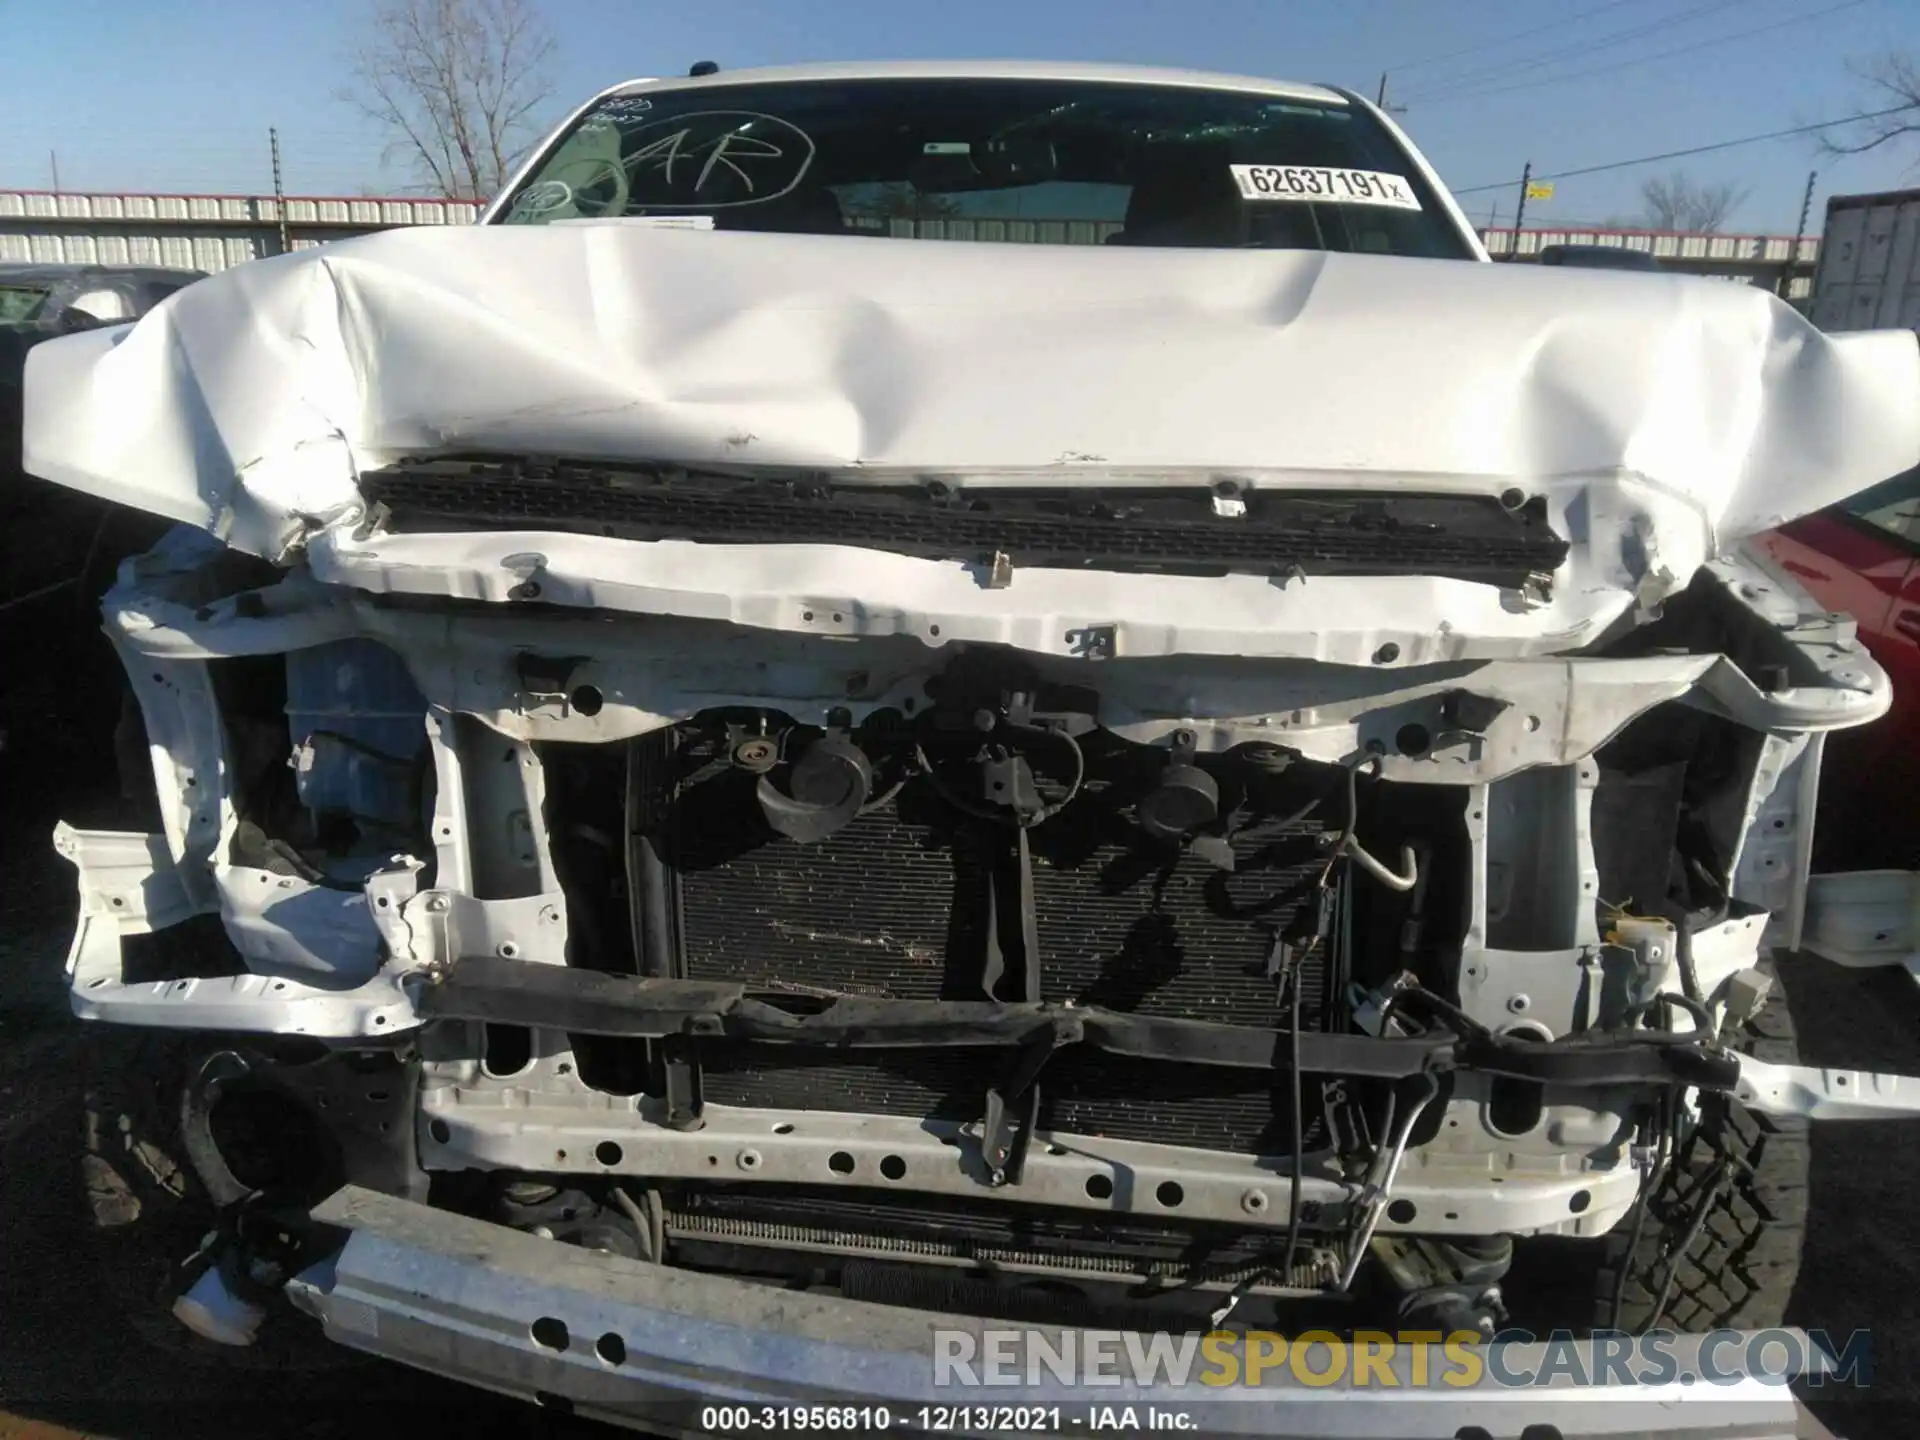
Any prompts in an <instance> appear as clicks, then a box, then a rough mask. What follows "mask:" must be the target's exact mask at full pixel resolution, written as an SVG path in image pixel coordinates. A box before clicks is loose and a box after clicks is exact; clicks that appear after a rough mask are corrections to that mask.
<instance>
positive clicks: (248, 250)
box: [0, 190, 1820, 299]
mask: <svg viewBox="0 0 1920 1440" xmlns="http://www.w3.org/2000/svg"><path fill="white" fill-rule="evenodd" d="M479 213H480V207H479V206H478V205H473V204H465V203H461V202H459V201H449V200H402V199H379V198H358V199H354V198H339V199H328V198H315V197H306V196H299V197H289V198H288V199H287V201H286V224H287V238H288V242H289V245H288V248H290V249H294V250H303V249H306V248H307V247H308V246H312V245H319V244H323V243H325V242H326V241H328V240H339V239H344V238H346V237H347V236H350V235H365V234H368V233H370V232H372V231H375V230H387V229H391V228H393V227H395V226H400V225H464V224H470V223H472V222H473V221H474V220H475V219H477V218H478V216H479ZM876 223H879V222H876ZM884 223H885V224H886V226H887V228H888V229H889V231H890V232H891V233H893V234H895V235H916V234H917V235H918V236H920V237H921V238H923V239H930V240H994V241H1003V242H1014V243H1022V242H1024V243H1028V244H1056V245H1057V244H1069V245H1098V244H1100V243H1102V242H1103V241H1105V239H1106V238H1107V236H1108V235H1110V234H1112V233H1113V231H1115V230H1117V229H1118V228H1119V226H1118V225H1117V224H1116V223H1110V222H1105V221H1095V220H1024V219H1022V220H958V219H950V220H911V219H895V220H890V221H886V222H884ZM1481 238H1482V239H1483V240H1484V241H1485V242H1486V246H1487V250H1488V252H1489V253H1490V254H1491V255H1493V257H1494V258H1495V259H1508V258H1512V259H1515V260H1532V259H1534V258H1536V257H1537V256H1538V255H1539V253H1540V251H1541V249H1542V248H1544V247H1545V246H1548V245H1554V244H1574V245H1617V246H1621V247H1623V248H1626V249H1633V250H1644V251H1647V252H1648V253H1650V254H1652V255H1654V256H1655V257H1656V258H1658V259H1659V260H1660V261H1661V262H1662V264H1663V265H1665V266H1666V267H1667V268H1669V269H1673V270H1679V271H1690V272H1693V273H1696V274H1702V275H1719V276H1722V277H1724V278H1726V279H1729V280H1742V281H1746V282H1747V283H1750V284H1755V285H1765V286H1768V287H1769V288H1773V289H1777V290H1779V291H1780V293H1782V294H1784V295H1786V296H1787V297H1788V298H1789V299H1799V298H1802V297H1804V296H1806V295H1808V294H1809V293H1810V292H1811V290H1812V277H1813V268H1814V264H1815V261H1816V260H1817V258H1818V256H1819V249H1820V242H1819V239H1818V238H1817V237H1815V236H1811V235H1802V236H1798V237H1795V236H1792V235H1695V234H1681V233H1674V232H1669V231H1657V230H1603V229H1591V228H1571V227H1562V228H1544V229H1529V230H1522V231H1517V232H1516V231H1513V230H1500V229H1489V230H1483V231H1482V232H1481ZM280 249H281V246H280V205H279V203H278V202H277V201H275V200H274V199H272V198H271V197H268V196H252V195H67V194H59V195H55V194H48V193H45V192H35V191H17V190H15V191H8V190H0V260H29V261H42V262H52V263H59V262H67V263H74V264H111V265H166V266H175V267H185V268H188V269H194V270H207V271H213V270H224V269H226V268H228V267H229V266H232V265H239V264H242V263H243V262H245V261H248V260H255V259H258V258H260V257H261V256H263V255H277V254H279V253H280ZM1783 282H1784V284H1783Z"/></svg>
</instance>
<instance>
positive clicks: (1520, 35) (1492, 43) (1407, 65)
mask: <svg viewBox="0 0 1920 1440" xmlns="http://www.w3.org/2000/svg"><path fill="white" fill-rule="evenodd" d="M1639 3H1640V0H1607V3H1606V4H1604V5H1596V6H1594V7H1593V8H1592V9H1591V10H1581V11H1579V12H1578V13H1576V14H1573V15H1569V16H1567V17H1566V18H1565V19H1563V20H1549V21H1548V22H1547V23H1546V24H1544V25H1535V26H1534V27H1533V28H1532V29H1529V30H1516V31H1515V32H1514V33H1513V34H1511V35H1503V36H1501V37H1500V38H1499V39H1497V40H1486V41H1482V42H1481V43H1480V44H1478V45H1469V46H1467V47H1466V49H1464V50H1449V51H1448V52H1447V53H1446V54H1444V55H1428V56H1426V57H1425V58H1424V59H1420V60H1407V61H1404V62H1402V63H1401V64H1399V65H1390V66H1388V67H1387V72H1388V73H1389V74H1392V73H1393V72H1394V71H1396V70H1411V69H1413V68H1414V66H1416V65H1438V64H1440V63H1441V62H1442V61H1444V60H1458V59H1459V58H1460V57H1461V56H1462V55H1478V54H1479V53H1480V52H1481V51H1483V50H1497V49H1499V48H1500V47H1501V46H1502V45H1511V44H1512V43H1513V42H1514V41H1515V40H1525V39H1527V38H1528V37H1529V36H1533V35H1539V34H1542V33H1543V32H1545V31H1548V30H1559V29H1563V28H1564V27H1566V26H1568V25H1577V24H1579V23H1580V22H1581V21H1582V20H1586V19H1589V18H1591V17H1592V16H1595V15H1599V14H1601V13H1603V12H1605V11H1608V10H1618V9H1619V8H1620V7H1621V6H1622V5H1637V4H1639Z"/></svg>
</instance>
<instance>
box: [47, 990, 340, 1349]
mask: <svg viewBox="0 0 1920 1440" xmlns="http://www.w3.org/2000/svg"><path fill="white" fill-rule="evenodd" d="M193 1042H194V1037H192V1036H184V1035H182V1036H175V1035H167V1034H161V1033H156V1032H153V1031H147V1030H137V1029H122V1028H113V1027H97V1028H96V1032H95V1033H93V1034H91V1035H89V1036H88V1040H87V1047H86V1052H85V1056H84V1062H83V1063H84V1064H85V1066H86V1071H85V1079H86V1085H85V1108H84V1113H83V1122H82V1123H83V1125H84V1131H83V1137H82V1138H83V1144H82V1147H81V1152H80V1157H79V1161H80V1163H79V1169H80V1182H81V1193H82V1196H83V1198H84V1200H85V1202H86V1213H85V1217H84V1218H85V1220H86V1222H87V1233H88V1238H89V1241H90V1242H91V1243H90V1250H91V1254H90V1256H89V1259H90V1260H91V1262H92V1268H93V1269H94V1271H95V1276H94V1279H95V1284H96V1286H97V1290H96V1293H97V1294H99V1295H100V1296H101V1298H102V1299H103V1300H104V1301H105V1302H106V1304H107V1305H108V1306H110V1307H112V1308H113V1309H116V1310H118V1311H119V1312H120V1314H121V1315H122V1316H123V1317H124V1318H125V1320H126V1322H127V1324H128V1326H129V1327H130V1328H131V1329H132V1330H133V1332H134V1333H135V1334H136V1335H137V1336H138V1337H139V1338H140V1339H142V1340H144V1341H145V1342H146V1343H147V1344H149V1345H151V1346H153V1347H155V1348H158V1349H160V1350H163V1351H165V1352H166V1353H167V1354H169V1355H170V1356H174V1357H177V1358H178V1359H180V1360H182V1361H186V1362H189V1363H209V1364H221V1365H226V1366H230V1367H231V1366H238V1367H242V1368H246V1369H275V1370H313V1369H323V1368H333V1367H334V1366H337V1365H340V1364H342V1363H345V1364H354V1363H359V1362H360V1359H361V1357H358V1356H356V1355H355V1354H354V1352H352V1351H349V1350H346V1349H344V1348H342V1347H340V1346H337V1345H333V1344H330V1343H327V1342H326V1341H325V1340H324V1338H323V1336H322V1335H321V1333H320V1330H319V1328H318V1327H317V1326H316V1325H314V1324H313V1322H311V1321H310V1320H308V1319H307V1318H306V1317H305V1316H302V1315H300V1314H299V1313H298V1312H297V1311H295V1310H294V1309H293V1307H292V1306H291V1305H290V1304H288V1303H287V1302H286V1301H284V1300H280V1301H277V1302H276V1303H275V1304H273V1305H272V1306H270V1307H269V1309H268V1312H267V1317H266V1320H265V1321H264V1322H263V1323H262V1325H261V1327H260V1332H259V1337H258V1339H256V1340H255V1342H254V1343H253V1344H252V1345H249V1346H244V1347H243V1346H230V1345H219V1344H215V1343H214V1342H212V1341H210V1340H205V1339H203V1338H201V1337H200V1336H199V1335H196V1334H194V1333H193V1332H192V1331H190V1330H189V1329H187V1327H186V1326H185V1325H183V1324H181V1323H180V1321H179V1320H177V1319H175V1318H174V1315H173V1302H174V1300H175V1299H176V1298H177V1297H178V1296H179V1295H180V1294H181V1293H182V1292H183V1291H184V1290H186V1288H187V1287H188V1286H189V1285H191V1284H192V1283H193V1282H194V1281H195V1280H196V1279H198V1278H199V1276H200V1274H201V1273H202V1271H203V1270H204V1269H205V1268H206V1261H205V1260H204V1259H203V1258H201V1257H200V1254H199V1252H200V1251H201V1249H202V1247H203V1245H204V1242H205V1241H206V1239H207V1237H208V1236H209V1235H210V1234H211V1233H212V1232H214V1231H215V1230H216V1228H217V1227H218V1225H219V1220H220V1217H219V1213H218V1209H217V1207H216V1206H215V1204H214V1201H213V1199H212V1197H211V1196H210V1195H209V1194H208V1193H207V1190H206V1187H205V1186H204V1185H203V1184H202V1183H201V1181H200V1179H199V1177H198V1176H197V1175H196V1174H195V1173H194V1169H193V1166H192V1165H191V1164H190V1163H189V1162H188V1160H187V1154H186V1150H185V1147H184V1145H183V1144H182V1139H181V1133H180V1097H181V1094H182V1092H183V1091H184V1089H185V1087H186V1083H187V1078H188V1076H189V1074H190V1073H191V1067H192V1065H193V1064H194V1062H195V1060H196V1058H197V1054H198V1052H197V1050H196V1048H195V1046H194V1043H193ZM201 1048H204V1043H203V1045H202V1047H201Z"/></svg>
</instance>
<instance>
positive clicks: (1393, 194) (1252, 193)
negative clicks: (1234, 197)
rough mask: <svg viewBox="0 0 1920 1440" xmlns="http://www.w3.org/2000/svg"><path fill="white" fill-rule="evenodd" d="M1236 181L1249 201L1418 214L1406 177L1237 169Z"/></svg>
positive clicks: (1297, 168)
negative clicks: (1325, 204)
mask: <svg viewBox="0 0 1920 1440" xmlns="http://www.w3.org/2000/svg"><path fill="white" fill-rule="evenodd" d="M1232 169H1233V180H1234V183H1235V184H1236V185H1238V186H1239V187H1240V195H1241V198H1242V199H1246V200H1306V201H1328V202H1331V203H1333V204H1336V205H1386V206H1389V207H1391V208H1392V209H1395V210H1418V209H1419V208H1420V197H1419V196H1417V195H1415V194H1414V193H1413V187H1412V186H1411V185H1409V184H1408V183H1407V181H1406V177H1405V176H1403V175H1387V174H1384V173H1382V172H1381V171H1379V170H1340V169H1336V168H1334V167H1333V166H1330V165H1235V166H1233V167H1232Z"/></svg>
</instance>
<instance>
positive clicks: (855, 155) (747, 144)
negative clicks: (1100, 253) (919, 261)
mask: <svg viewBox="0 0 1920 1440" xmlns="http://www.w3.org/2000/svg"><path fill="white" fill-rule="evenodd" d="M616 217H628V218H636V219H637V218H641V217H646V218H648V219H650V220H651V221H653V223H656V224H675V225H681V226H686V227H690V228H699V229H714V228H717V229H740V230H778V231H788V232H799V233H807V234H835V235H842V234H844V235H872V236H891V237H897V238H905V239H942V240H999V241H1013V242H1022V243H1029V244H1031V243H1041V244H1047V243H1051V244H1082V245H1086V244H1109V245H1144V246H1172V245H1178V246H1211V247H1225V248H1238V247H1245V246H1255V247H1276V248H1287V249H1310V250H1347V251H1366V252H1371V253H1376V254H1383V255H1425V256H1437V257H1446V258H1458V259H1468V258H1471V251H1470V250H1469V248H1468V245H1467V243H1466V241H1465V240H1464V238H1463V237H1462V236H1461V234H1460V233H1459V232H1458V230H1456V229H1455V227H1454V226H1453V225H1452V224H1451V223H1450V222H1449V220H1448V218H1447V216H1446V215H1445V214H1444V213H1443V212H1442V211H1441V209H1440V206H1439V201H1438V197H1437V196H1436V195H1435V194H1434V192H1433V189H1432V187H1431V186H1429V185H1428V184H1427V183H1426V182H1425V181H1424V180H1423V179H1422V178H1421V177H1420V176H1419V175H1418V174H1417V173H1416V167H1415V166H1414V164H1413V163H1412V160H1411V157H1409V156H1408V154H1407V153H1406V151H1405V150H1404V149H1403V148H1402V147H1401V146H1400V145H1399V144H1397V143H1396V142H1395V141H1394V139H1393V138H1392V136H1390V135H1389V134H1388V133H1387V132H1386V130H1385V129H1384V128H1383V127H1382V126H1381V125H1380V124H1379V123H1378V122H1377V121H1375V120H1374V119H1373V118H1372V117H1370V116H1368V115H1366V114H1364V113H1362V112H1360V111H1358V110H1355V109H1351V108H1349V107H1348V106H1346V105H1342V104H1321V103H1316V102H1313V101H1309V100H1295V99H1287V98H1284V97H1279V96H1272V95H1258V94H1247V93H1242V92H1236V91H1223V90H1203V89H1189V88H1181V87H1176V86H1152V85H1131V84H1114V83H1100V82H1088V81H1078V80H1072V81H1069V80H936V81H926V80H855V81H804V82H797V83H785V84H769V85H751V84H747V85H737V86H730V87H724V88H723V87H709V88H702V89H697V90H682V91H661V92H657V93H653V94H644V95H616V96H612V97H610V98H608V99H606V100H603V101H602V102H601V103H600V104H598V105H597V106H595V107H594V108H593V109H592V110H590V111H589V112H588V113H587V114H586V115H584V116H582V117H581V119H580V120H579V121H578V122H577V123H576V124H575V125H574V126H573V127H572V128H571V129H569V130H568V131H567V132H566V133H565V134H564V135H562V136H561V137H560V138H559V140H558V141H557V142H556V143H555V144H553V145H552V146H550V147H549V148H548V150H547V152H546V154H545V155H544V156H543V157H542V159H541V161H540V163H539V164H538V165H537V166H536V167H535V168H534V170H533V172H532V173H531V175H530V177H529V179H528V180H527V181H526V183H524V184H523V185H522V186H521V187H520V188H519V189H518V190H517V191H515V192H514V193H513V194H512V196H511V197H510V199H509V202H508V203H507V204H506V205H505V206H504V207H502V211H501V214H500V219H501V221H502V222H503V223H505V224H510V225H514V224H519V225H537V224H551V223H554V222H559V221H569V220H590V219H591V220H598V219H610V218H616Z"/></svg>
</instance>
